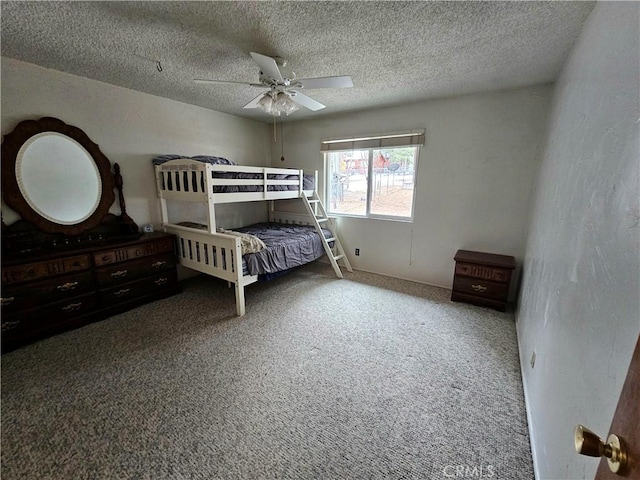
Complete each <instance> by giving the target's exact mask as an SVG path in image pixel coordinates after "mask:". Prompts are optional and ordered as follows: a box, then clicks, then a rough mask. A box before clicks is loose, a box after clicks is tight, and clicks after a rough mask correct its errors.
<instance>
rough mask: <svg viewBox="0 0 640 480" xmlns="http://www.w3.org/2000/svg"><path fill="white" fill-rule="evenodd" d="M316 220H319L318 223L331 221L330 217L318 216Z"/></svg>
mask: <svg viewBox="0 0 640 480" xmlns="http://www.w3.org/2000/svg"><path fill="white" fill-rule="evenodd" d="M316 220H317V221H318V223H322V222H327V221H329V219H328V218H316Z"/></svg>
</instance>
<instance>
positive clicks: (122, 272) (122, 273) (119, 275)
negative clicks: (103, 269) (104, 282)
mask: <svg viewBox="0 0 640 480" xmlns="http://www.w3.org/2000/svg"><path fill="white" fill-rule="evenodd" d="M126 276H127V271H126V270H118V271H117V272H113V273H112V274H111V277H112V278H122V277H126Z"/></svg>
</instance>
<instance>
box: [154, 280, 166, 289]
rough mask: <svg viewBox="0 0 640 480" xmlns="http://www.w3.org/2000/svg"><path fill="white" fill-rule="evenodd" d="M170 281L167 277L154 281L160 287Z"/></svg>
mask: <svg viewBox="0 0 640 480" xmlns="http://www.w3.org/2000/svg"><path fill="white" fill-rule="evenodd" d="M168 281H169V280H168V279H167V278H159V279H158V280H156V281H155V282H153V283H155V284H156V285H158V286H159V287H160V286H162V285H166V284H167V282H168Z"/></svg>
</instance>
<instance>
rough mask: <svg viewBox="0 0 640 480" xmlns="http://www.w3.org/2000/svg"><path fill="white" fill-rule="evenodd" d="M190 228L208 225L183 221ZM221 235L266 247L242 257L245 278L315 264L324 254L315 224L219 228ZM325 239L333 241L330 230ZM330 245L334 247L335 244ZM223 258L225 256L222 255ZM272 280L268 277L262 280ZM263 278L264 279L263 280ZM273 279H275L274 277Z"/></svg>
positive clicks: (326, 232)
mask: <svg viewBox="0 0 640 480" xmlns="http://www.w3.org/2000/svg"><path fill="white" fill-rule="evenodd" d="M178 225H182V226H185V227H190V228H198V229H201V230H206V228H207V227H206V225H203V224H200V223H194V222H180V223H178ZM218 231H219V232H220V233H226V234H235V235H237V236H239V237H241V238H242V237H243V236H245V238H251V237H255V238H256V239H257V240H258V241H260V242H261V243H263V244H264V245H265V247H264V248H263V249H262V250H260V251H258V252H255V253H246V254H245V253H244V249H243V255H242V273H243V275H264V274H274V273H277V272H282V271H286V270H290V269H292V268H295V267H299V266H301V265H304V264H306V263H309V262H312V261H313V260H316V259H318V258H320V257H321V256H322V255H324V254H325V251H324V246H323V245H322V240H320V237H319V236H318V233H317V232H316V229H315V227H313V226H312V225H292V224H286V225H285V224H281V223H272V222H264V223H256V224H255V225H250V226H248V227H242V228H237V229H235V230H224V229H218ZM322 233H323V234H324V236H325V238H331V235H332V234H331V231H330V230H327V229H325V228H323V229H322ZM329 245H331V246H333V242H330V243H329ZM223 258H224V255H223ZM262 278H267V279H268V278H269V277H262ZM262 278H261V279H262ZM271 278H274V277H271Z"/></svg>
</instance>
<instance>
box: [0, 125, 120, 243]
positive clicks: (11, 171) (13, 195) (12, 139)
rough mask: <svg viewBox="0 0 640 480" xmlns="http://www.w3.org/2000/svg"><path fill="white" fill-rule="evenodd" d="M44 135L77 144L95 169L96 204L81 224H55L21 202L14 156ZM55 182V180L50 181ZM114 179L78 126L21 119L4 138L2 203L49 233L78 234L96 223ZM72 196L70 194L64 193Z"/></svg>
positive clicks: (110, 194) (104, 209) (104, 212)
mask: <svg viewBox="0 0 640 480" xmlns="http://www.w3.org/2000/svg"><path fill="white" fill-rule="evenodd" d="M46 132H55V133H58V134H60V135H63V136H66V137H69V138H70V139H72V140H75V141H76V142H77V143H78V144H80V145H81V146H82V147H83V148H84V149H85V150H86V152H87V153H88V154H89V155H91V158H92V159H93V162H94V163H95V167H96V169H97V172H98V174H99V176H100V184H101V190H102V191H101V192H100V193H101V194H100V197H99V199H98V201H97V205H96V206H95V209H93V211H92V212H89V213H90V214H89V215H88V216H86V218H84V219H83V220H82V221H80V222H78V223H73V224H64V223H57V222H55V221H53V220H50V219H48V218H46V217H45V216H43V215H41V213H39V212H38V211H36V210H35V209H34V208H32V206H31V205H30V203H29V201H27V199H25V196H24V195H23V192H22V191H21V188H20V184H19V179H18V175H17V172H16V166H17V161H18V155H19V152H20V150H21V148H22V147H23V145H25V143H26V142H28V141H29V140H30V139H32V138H33V137H34V136H36V135H39V134H43V133H46ZM46 161H51V162H56V161H60V159H56V158H46V159H44V158H43V159H42V162H46ZM52 181H55V179H52ZM114 187H115V180H114V176H113V174H112V173H111V163H110V162H109V160H108V159H107V157H105V156H104V154H103V153H102V152H101V151H100V148H99V147H98V145H97V144H95V143H94V142H92V141H91V139H90V138H89V137H88V136H87V135H86V134H85V133H84V132H83V131H82V130H81V129H79V128H78V127H74V126H72V125H67V124H66V123H64V122H63V121H62V120H58V119H57V118H53V117H44V118H41V119H39V120H25V121H22V122H20V123H19V124H18V125H17V126H16V128H15V129H14V130H13V131H12V132H11V133H9V134H8V135H5V137H4V140H3V142H2V190H3V198H4V201H5V203H6V204H7V205H8V206H9V207H10V208H12V209H13V210H15V211H16V213H18V214H19V215H20V216H21V217H22V218H23V219H24V220H27V221H28V222H31V223H32V224H33V225H35V226H36V227H37V228H39V229H40V230H42V231H44V232H49V233H62V234H65V235H78V234H81V233H83V232H84V231H86V230H88V229H91V228H93V227H95V226H97V225H99V224H100V222H101V221H102V219H103V218H104V217H105V215H107V213H108V211H109V208H110V207H111V204H112V203H113V201H114V199H115V195H114V191H113V189H114ZM68 193H69V195H73V192H68Z"/></svg>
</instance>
